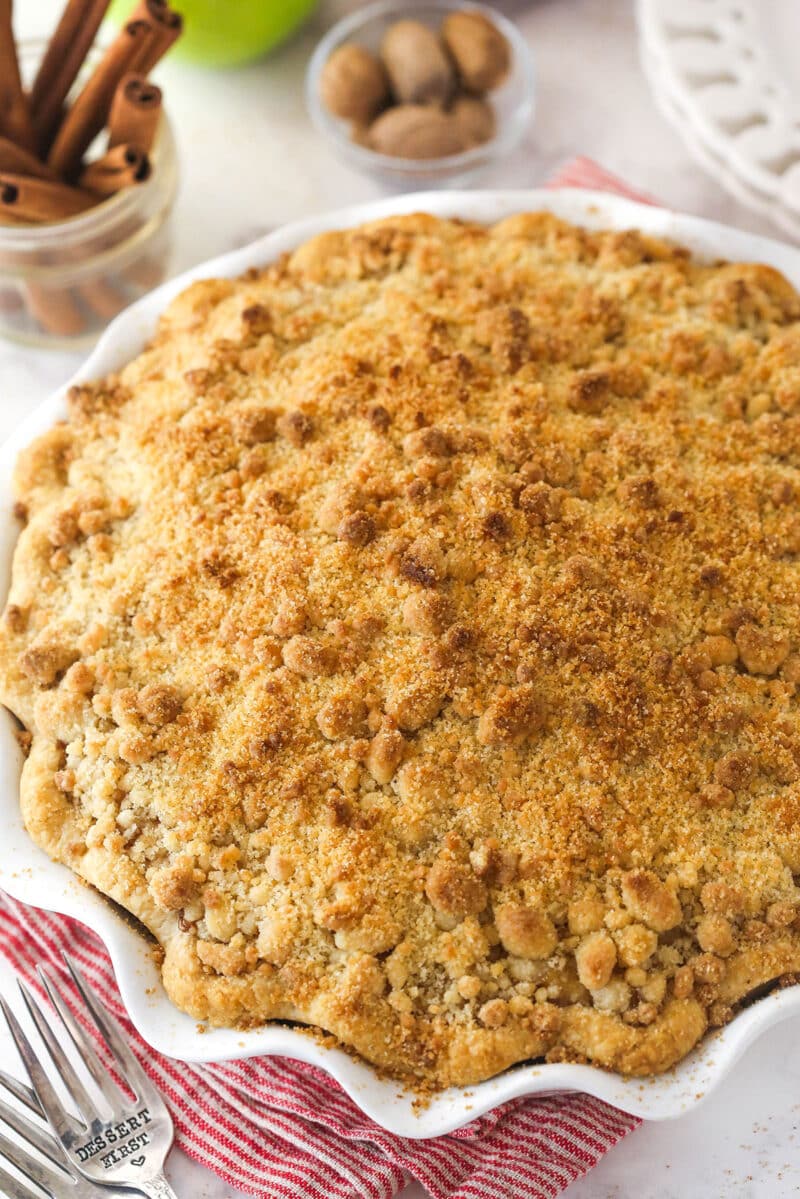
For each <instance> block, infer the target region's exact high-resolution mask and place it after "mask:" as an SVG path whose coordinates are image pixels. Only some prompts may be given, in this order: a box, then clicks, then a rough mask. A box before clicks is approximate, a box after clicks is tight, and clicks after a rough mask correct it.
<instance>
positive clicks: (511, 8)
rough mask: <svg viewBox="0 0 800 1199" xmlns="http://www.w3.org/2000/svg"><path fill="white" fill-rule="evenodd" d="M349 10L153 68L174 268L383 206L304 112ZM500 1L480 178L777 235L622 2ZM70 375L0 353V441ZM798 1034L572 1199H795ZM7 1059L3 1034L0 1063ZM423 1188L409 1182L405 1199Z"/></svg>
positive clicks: (613, 1157)
mask: <svg viewBox="0 0 800 1199" xmlns="http://www.w3.org/2000/svg"><path fill="white" fill-rule="evenodd" d="M274 2H278V0H274ZM765 2H766V3H767V4H769V3H770V2H771V0H765ZM220 7H221V8H222V7H223V6H222V5H220ZM352 7H354V5H353V4H347V3H344V2H341V0H339V2H328V3H323V6H322V9H321V13H320V16H319V18H318V21H317V24H316V26H315V27H312V28H311V29H310V30H309V31H307V33H306V34H305V35H303V36H301V37H300V38H298V39H296V40H295V41H294V42H293V43H292V44H291V45H290V46H288V47H287V48H286V49H285V50H284V51H282V52H281V53H279V54H278V55H277V56H275V57H273V58H272V59H270V60H267V61H266V62H263V63H259V64H256V65H254V66H251V67H248V68H246V69H243V70H241V71H238V72H236V73H230V72H226V73H209V72H202V73H201V72H199V71H196V70H193V69H191V68H189V67H186V66H184V65H182V64H179V63H166V64H164V66H163V67H162V68H161V69H160V81H161V83H162V85H163V86H164V88H165V92H166V99H167V104H168V107H169V110H170V113H171V116H172V119H173V124H174V125H175V127H176V130H177V133H178V139H179V146H180V151H181V158H182V170H183V187H182V193H181V197H180V200H179V206H178V210H177V222H176V238H175V258H174V263H173V265H174V268H175V269H176V270H180V269H183V268H184V267H187V266H189V265H192V264H193V263H195V262H198V261H200V260H202V259H204V258H208V257H210V256H212V255H214V254H217V253H220V252H221V251H223V250H226V249H230V248H232V247H233V246H236V245H240V244H243V243H244V242H247V241H249V240H251V239H252V238H253V237H254V236H256V235H257V234H258V233H260V232H263V231H264V230H266V229H268V228H272V227H274V226H276V225H278V224H280V223H282V222H283V221H285V220H287V219H292V218H295V217H299V216H305V215H311V214H312V213H315V212H319V211H321V210H323V209H325V208H330V207H334V206H339V205H342V204H346V203H349V202H351V201H357V200H367V199H370V198H373V197H377V196H378V195H380V194H381V192H380V189H379V187H378V185H377V184H374V183H372V182H371V181H370V180H368V179H364V178H361V177H360V176H358V175H355V174H353V173H352V172H351V171H350V170H349V169H348V168H346V167H345V166H343V165H341V164H340V163H339V162H337V161H336V159H335V158H334V157H333V156H332V154H331V153H330V152H329V150H328V148H327V147H326V146H325V145H324V144H322V143H321V142H320V141H319V140H318V139H317V137H316V136H315V135H314V134H313V132H312V131H311V130H310V128H309V125H308V121H307V118H306V116H305V112H304V109H303V104H302V93H301V85H302V76H303V69H304V65H305V62H306V60H307V58H308V55H309V53H310V51H311V48H312V46H313V44H314V41H315V39H316V37H317V36H318V35H319V32H320V31H321V29H322V28H324V27H326V26H327V25H328V24H329V23H330V22H331V21H332V20H333V19H334V18H335V17H336V16H337V15H338V14H340V13H341V12H343V11H345V10H346V9H347V8H352ZM498 7H501V8H503V10H504V11H505V12H507V13H509V15H511V16H513V17H515V18H516V19H517V20H518V21H519V23H520V24H521V26H522V28H523V30H524V31H525V33H526V35H527V36H528V38H529V41H530V43H531V45H532V47H533V49H534V52H535V54H536V59H537V68H538V88H539V105H538V113H537V119H536V122H535V125H534V127H533V129H532V130H531V133H530V136H529V138H528V140H527V142H526V143H525V145H524V146H523V148H522V150H521V151H520V152H519V153H518V154H517V155H516V156H515V158H514V159H513V160H512V161H511V162H508V163H506V164H504V165H503V166H499V167H497V168H496V169H495V170H494V171H493V172H492V174H491V175H489V176H487V177H485V178H484V179H482V180H480V181H478V182H479V184H485V185H487V186H491V185H506V186H508V185H512V186H520V187H524V186H532V185H536V184H539V183H541V182H542V181H543V180H544V179H545V178H546V177H547V175H548V173H550V172H551V171H552V170H553V169H554V168H555V167H556V166H558V165H559V164H560V163H561V162H562V161H564V160H565V159H566V158H568V157H570V156H572V155H574V154H578V153H583V154H589V155H591V156H593V157H594V158H596V159H598V160H599V161H600V162H602V163H603V164H604V165H605V166H607V167H608V168H610V169H611V170H614V171H615V172H616V173H618V174H619V175H621V176H623V177H625V178H627V179H628V180H629V181H630V182H631V183H632V184H634V185H638V186H639V187H640V188H643V189H645V190H647V191H649V192H651V193H652V194H653V195H656V196H659V197H660V198H662V199H663V200H664V201H665V202H666V203H668V204H670V205H671V206H673V207H675V208H680V209H683V210H685V211H687V212H693V213H697V214H700V215H705V216H710V217H713V218H715V219H718V220H723V221H727V222H729V223H730V224H735V225H739V226H741V227H742V228H745V229H750V230H753V231H762V232H769V233H773V232H774V230H772V229H770V227H769V226H768V224H767V223H766V222H765V221H763V220H760V219H758V218H756V217H754V216H753V215H752V214H751V213H750V212H749V211H747V210H746V209H744V208H742V207H741V206H740V205H738V204H737V203H736V202H734V201H733V200H731V199H729V198H728V197H727V196H725V194H724V193H722V192H721V191H720V189H719V188H718V187H717V185H716V184H715V182H714V181H713V180H711V179H708V178H706V177H705V176H703V175H702V174H700V173H699V172H698V170H697V168H696V167H695V166H694V165H693V163H692V162H691V160H690V158H689V156H688V154H687V152H686V151H685V150H684V148H683V146H682V145H681V143H680V141H679V140H678V139H677V138H676V136H675V134H674V133H673V132H672V131H671V130H670V129H669V128H668V127H667V126H666V125H665V124H664V122H663V120H662V119H661V118H660V117H659V115H658V113H657V112H656V110H655V107H654V105H653V103H652V101H651V99H650V97H649V94H648V92H647V88H646V85H645V83H644V80H643V77H642V74H641V71H640V69H639V64H638V58H637V50H636V36H635V29H634V23H633V14H632V4H631V3H630V2H629V0H538V2H533V3H526V2H525V0H516V2H514V0H509V2H507V3H505V4H501V5H498ZM59 8H60V0H25V3H24V4H23V3H20V2H19V0H18V4H17V9H18V24H19V30H20V32H22V33H24V34H26V35H36V34H41V33H44V32H45V31H46V30H47V28H48V27H49V25H50V24H51V23H52V21H53V19H54V16H55V15H56V14H57V12H58V10H59ZM75 365H76V360H75V359H73V358H71V357H70V356H69V355H63V354H52V353H44V352H33V351H31V350H27V349H20V348H18V347H15V346H13V345H11V344H10V343H9V344H4V343H3V342H1V341H0V438H1V437H5V436H6V434H7V433H8V432H9V431H10V430H11V429H12V428H13V427H14V426H15V424H16V423H17V422H18V421H19V420H20V419H21V418H22V417H23V416H24V415H25V414H26V413H27V412H29V411H30V409H31V408H32V407H33V406H34V405H35V404H36V403H37V402H38V401H39V400H41V399H43V398H44V397H45V396H46V395H47V394H48V392H49V391H50V390H51V389H52V388H53V387H54V386H55V385H56V384H58V383H60V382H62V381H63V379H64V378H65V377H67V375H68V374H69V373H70V372H71V370H72V369H73V367H74V366H75ZM10 985H11V978H10V972H8V971H7V970H6V968H5V967H4V966H3V965H2V964H0V989H2V990H3V991H5V992H6V993H7V992H8V990H9V988H10ZM798 1033H800V1028H799V1027H798V1025H797V1023H795V1022H789V1023H787V1024H784V1025H783V1026H781V1027H779V1028H777V1029H774V1030H773V1031H772V1032H771V1033H769V1034H768V1035H767V1036H766V1037H764V1038H763V1039H762V1040H761V1041H759V1042H758V1044H757V1045H755V1046H754V1047H753V1048H752V1049H751V1050H750V1051H749V1053H748V1055H747V1056H746V1058H745V1059H744V1060H743V1062H742V1063H741V1064H740V1066H739V1067H738V1069H737V1070H736V1071H735V1073H734V1075H733V1077H732V1078H730V1079H729V1080H728V1082H726V1083H725V1084H723V1086H722V1088H720V1090H719V1091H718V1092H717V1093H716V1094H715V1095H713V1096H711V1097H710V1098H709V1099H708V1101H707V1102H706V1103H705V1104H704V1105H703V1106H702V1107H700V1108H699V1109H697V1110H696V1112H695V1113H694V1114H693V1115H692V1116H690V1117H689V1118H688V1119H684V1120H678V1121H674V1122H671V1123H662V1124H650V1125H648V1126H643V1127H642V1128H640V1129H639V1130H638V1131H637V1132H635V1133H633V1134H632V1135H631V1136H630V1137H628V1138H627V1139H626V1140H625V1141H624V1142H623V1143H622V1144H621V1145H619V1146H618V1147H617V1148H616V1149H615V1150H614V1151H613V1152H612V1153H610V1154H609V1155H608V1156H607V1157H606V1158H605V1159H604V1160H603V1161H602V1162H601V1164H600V1165H599V1166H598V1167H597V1168H596V1169H595V1170H593V1171H592V1172H591V1173H590V1174H589V1175H588V1176H587V1177H586V1178H585V1179H583V1180H582V1181H580V1182H578V1183H576V1184H574V1185H573V1186H572V1187H571V1188H570V1189H569V1191H568V1192H567V1196H568V1199H611V1197H614V1199H673V1197H674V1199H678V1197H680V1199H716V1197H717V1196H719V1197H722V1196H736V1197H741V1199H782V1197H783V1196H790V1195H795V1194H800V1133H799V1130H798V1125H799V1124H800V1037H798ZM6 1056H7V1054H6V1042H5V1041H4V1040H2V1038H0V1058H2V1059H5V1058H6ZM170 1173H171V1177H172V1180H173V1183H174V1185H175V1188H176V1190H177V1192H178V1194H179V1195H180V1196H181V1199H235V1195H236V1193H235V1192H233V1191H232V1190H231V1189H230V1187H227V1186H225V1185H224V1184H222V1183H220V1182H219V1181H218V1180H217V1179H216V1178H215V1177H214V1176H213V1175H210V1174H209V1173H208V1172H207V1171H205V1170H202V1169H200V1168H199V1167H197V1166H195V1165H194V1164H193V1163H190V1162H188V1160H187V1159H185V1158H183V1157H182V1155H180V1154H179V1153H175V1154H174V1155H173V1158H172V1159H171V1162H170ZM422 1194H423V1193H422V1191H421V1190H420V1189H419V1188H409V1189H408V1191H407V1192H406V1193H405V1194H404V1199H420V1197H421V1196H422ZM498 1199H500V1197H498Z"/></svg>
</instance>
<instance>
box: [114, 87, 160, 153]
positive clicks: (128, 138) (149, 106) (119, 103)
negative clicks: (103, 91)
mask: <svg viewBox="0 0 800 1199" xmlns="http://www.w3.org/2000/svg"><path fill="white" fill-rule="evenodd" d="M160 119H161V88H160V87H156V85H155V84H154V83H150V82H149V81H148V80H147V79H145V77H144V76H143V75H126V76H125V78H124V79H123V80H121V82H120V84H119V86H118V87H117V90H116V91H115V93H114V101H113V103H112V105H111V116H110V117H109V119H108V133H109V138H108V144H109V146H110V147H112V148H113V147H114V146H119V145H125V144H127V145H131V146H135V147H136V148H137V150H142V151H143V152H144V153H145V154H148V153H149V151H150V148H151V147H152V145H153V140H154V138H155V135H156V129H157V128H158V122H159V120H160Z"/></svg>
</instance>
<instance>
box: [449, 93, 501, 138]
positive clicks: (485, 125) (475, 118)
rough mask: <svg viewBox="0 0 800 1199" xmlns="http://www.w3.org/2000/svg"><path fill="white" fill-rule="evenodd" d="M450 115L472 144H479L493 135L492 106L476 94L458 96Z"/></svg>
mask: <svg viewBox="0 0 800 1199" xmlns="http://www.w3.org/2000/svg"><path fill="white" fill-rule="evenodd" d="M450 115H451V116H452V118H453V120H454V121H455V123H456V124H457V125H458V127H459V129H460V130H461V132H462V133H463V135H464V139H465V141H466V142H467V143H468V144H469V145H472V146H480V145H481V144H482V143H483V142H488V141H489V140H490V139H491V138H492V137H494V130H495V119H494V112H493V110H492V106H491V105H490V104H487V103H486V101H485V100H481V99H480V98H479V97H478V96H459V98H458V99H457V100H456V102H455V104H454V105H453V107H452V108H451V109H450Z"/></svg>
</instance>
